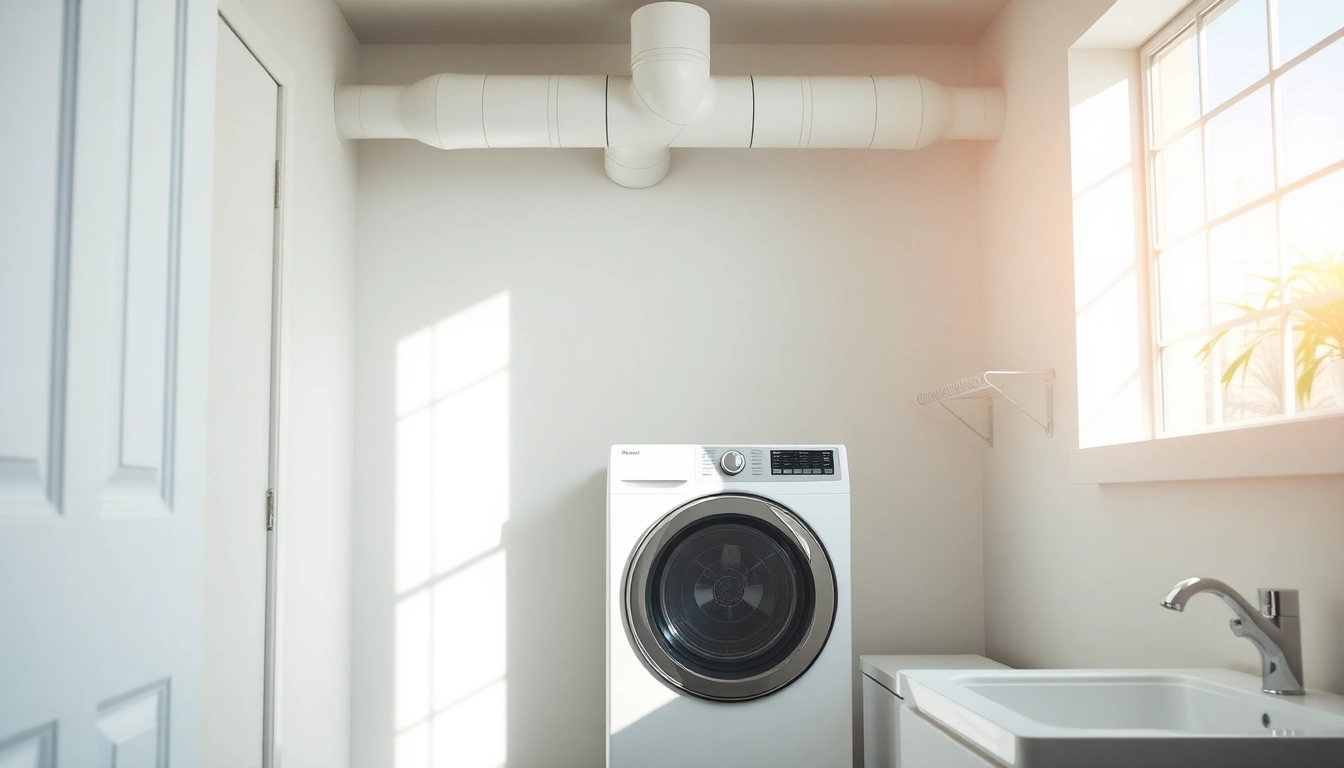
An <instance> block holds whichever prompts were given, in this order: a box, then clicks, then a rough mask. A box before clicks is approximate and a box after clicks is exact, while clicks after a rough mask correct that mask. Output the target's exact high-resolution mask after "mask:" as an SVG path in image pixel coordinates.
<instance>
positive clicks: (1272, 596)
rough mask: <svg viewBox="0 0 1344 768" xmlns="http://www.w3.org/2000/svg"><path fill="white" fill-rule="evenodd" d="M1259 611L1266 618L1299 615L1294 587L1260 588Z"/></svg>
mask: <svg viewBox="0 0 1344 768" xmlns="http://www.w3.org/2000/svg"><path fill="white" fill-rule="evenodd" d="M1257 591H1258V592H1259V594H1260V613H1262V614H1264V616H1265V618H1267V619H1277V618H1279V617H1280V616H1300V615H1301V613H1300V612H1299V609H1298V606H1297V590H1296V589H1260V590H1257Z"/></svg>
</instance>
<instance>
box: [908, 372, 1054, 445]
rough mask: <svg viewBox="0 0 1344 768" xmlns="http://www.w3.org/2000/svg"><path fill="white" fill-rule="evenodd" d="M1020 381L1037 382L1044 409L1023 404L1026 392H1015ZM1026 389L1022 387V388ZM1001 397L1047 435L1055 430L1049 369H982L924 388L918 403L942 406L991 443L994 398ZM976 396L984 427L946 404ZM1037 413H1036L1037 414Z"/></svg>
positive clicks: (1051, 382)
mask: <svg viewBox="0 0 1344 768" xmlns="http://www.w3.org/2000/svg"><path fill="white" fill-rule="evenodd" d="M1005 385H1009V387H1010V388H1011V389H1013V390H1014V392H1015V393H1016V394H1017V397H1016V398H1014V397H1013V396H1012V395H1010V394H1008V392H1007V391H1005V390H1004V386H1005ZM1019 385H1027V386H1033V385H1038V386H1040V387H1041V388H1042V389H1043V390H1044V394H1045V409H1044V411H1043V412H1041V411H1039V410H1036V411H1033V409H1032V408H1029V407H1027V406H1025V405H1023V404H1022V402H1023V401H1025V399H1026V398H1025V396H1024V394H1023V393H1022V392H1018V390H1019ZM1023 392H1025V390H1023ZM999 399H1002V400H1004V401H1006V402H1008V403H1010V404H1011V405H1013V406H1014V407H1015V408H1017V409H1018V410H1019V411H1021V412H1023V413H1025V414H1026V415H1027V418H1029V419H1031V420H1032V421H1034V422H1036V425H1037V426H1039V427H1040V428H1041V429H1043V430H1045V434H1046V435H1051V436H1053V435H1054V434H1055V372H1054V371H1053V370H1051V371H985V372H984V373H980V374H976V375H975V376H971V377H969V378H965V379H961V380H960V381H954V382H952V383H951V384H948V385H947V386H944V387H939V388H938V389H935V390H932V391H929V392H924V393H922V394H920V395H919V397H918V398H917V400H918V402H919V404H920V405H934V404H935V403H936V404H938V405H941V406H942V407H943V410H945V411H947V412H948V413H950V414H952V416H953V418H955V419H956V420H957V421H960V422H961V423H962V424H965V425H966V426H967V427H968V428H969V429H970V430H971V431H972V432H974V433H975V434H977V435H979V436H980V439H981V440H984V441H985V444H986V445H989V446H990V447H993V445H994V401H995V400H999ZM967 400H976V401H981V402H983V403H984V411H985V426H984V428H983V429H981V428H979V427H977V426H975V425H974V424H972V423H971V422H970V421H967V420H966V419H965V418H963V417H962V415H961V414H959V413H957V412H956V411H954V410H952V409H951V408H949V407H948V404H949V403H952V402H957V401H967ZM1038 414H1039V416H1038Z"/></svg>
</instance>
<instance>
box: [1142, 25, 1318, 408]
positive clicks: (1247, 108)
mask: <svg viewBox="0 0 1344 768" xmlns="http://www.w3.org/2000/svg"><path fill="white" fill-rule="evenodd" d="M1141 61H1142V64H1143V68H1144V77H1143V88H1144V104H1145V113H1146V114H1145V117H1146V120H1145V122H1146V130H1145V134H1146V163H1147V176H1148V199H1149V206H1148V208H1149V215H1148V235H1149V245H1150V256H1151V262H1150V269H1149V274H1150V276H1151V285H1152V291H1153V292H1152V306H1153V313H1152V316H1153V319H1152V323H1153V325H1152V338H1153V340H1154V343H1153V361H1154V366H1153V370H1154V372H1155V379H1156V381H1155V387H1154V389H1155V394H1156V403H1157V407H1156V408H1154V412H1155V415H1156V431H1157V432H1158V433H1159V434H1167V435H1171V434H1184V433H1191V432H1199V431H1204V430H1208V429H1214V428H1219V427H1225V426H1241V425H1247V424H1252V423H1258V422H1264V421H1273V420H1279V419H1285V418H1295V417H1303V416H1310V415H1316V414H1322V413H1327V412H1331V411H1338V410H1339V409H1341V408H1344V361H1341V358H1342V357H1344V349H1341V347H1344V0H1222V1H1221V2H1209V0H1200V2H1197V3H1195V4H1194V5H1192V6H1191V7H1190V8H1188V9H1186V11H1184V12H1183V13H1182V14H1181V15H1179V16H1178V17H1176V18H1175V19H1174V20H1173V21H1172V22H1171V23H1170V24H1169V25H1168V26H1167V27H1166V28H1165V29H1164V30H1162V31H1161V32H1159V33H1158V35H1157V36H1156V37H1154V38H1153V40H1152V41H1150V42H1149V43H1148V44H1147V45H1146V46H1145V47H1144V49H1143V51H1142V59H1141Z"/></svg>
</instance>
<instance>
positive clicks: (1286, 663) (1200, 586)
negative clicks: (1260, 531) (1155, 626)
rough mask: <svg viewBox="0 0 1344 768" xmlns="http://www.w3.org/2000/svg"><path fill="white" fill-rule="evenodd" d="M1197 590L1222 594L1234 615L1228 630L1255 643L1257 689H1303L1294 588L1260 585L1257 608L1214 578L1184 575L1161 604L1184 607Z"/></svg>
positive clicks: (1282, 691)
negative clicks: (1258, 686) (1257, 655)
mask: <svg viewBox="0 0 1344 768" xmlns="http://www.w3.org/2000/svg"><path fill="white" fill-rule="evenodd" d="M1200 592H1212V593H1213V594H1215V595H1217V596H1219V597H1221V598H1223V602H1225V603H1227V606H1228V607H1229V608H1231V609H1232V612H1233V613H1235V614H1236V615H1237V618H1235V619H1232V620H1231V622H1229V624H1230V625H1231V627H1232V634H1234V635H1236V636H1237V637H1244V638H1246V639H1247V640H1250V641H1251V642H1252V643H1255V648H1256V650H1258V651H1260V673H1261V689H1262V690H1263V691H1264V692H1265V693H1276V694H1280V695H1285V696H1294V695H1301V694H1303V693H1306V689H1304V688H1303V687H1302V619H1301V617H1300V616H1299V615H1298V606H1297V590H1296V589H1261V590H1259V593H1260V610H1258V611H1257V610H1256V609H1254V608H1252V607H1251V604H1250V603H1248V602H1246V599H1245V598H1243V597H1242V596H1241V595H1239V594H1237V591H1236V590H1235V589H1233V588H1231V587H1229V586H1228V585H1226V584H1224V583H1223V582H1221V581H1219V580H1217V579H1201V578H1193V579H1186V580H1185V581H1182V582H1180V583H1178V584H1177V585H1176V586H1174V587H1172V589H1171V592H1170V593H1168V594H1167V597H1166V599H1164V600H1163V601H1162V607H1163V608H1168V609H1170V610H1173V611H1181V610H1184V609H1185V604H1186V602H1187V601H1188V600H1189V599H1190V598H1191V597H1193V596H1194V595H1197V594H1199V593H1200Z"/></svg>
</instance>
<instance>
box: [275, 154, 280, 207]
mask: <svg viewBox="0 0 1344 768" xmlns="http://www.w3.org/2000/svg"><path fill="white" fill-rule="evenodd" d="M275 207H276V209H277V210H279V208H280V161H279V160H276V161H275Z"/></svg>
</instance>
